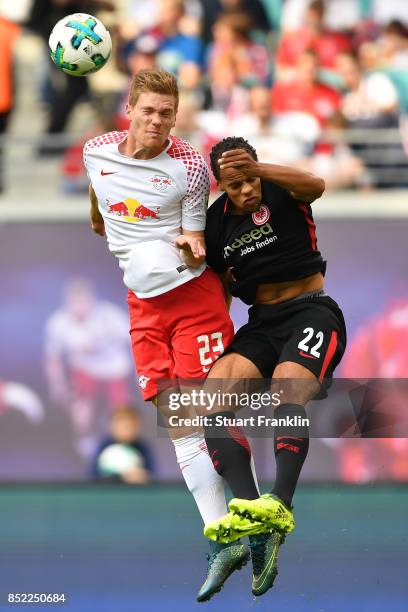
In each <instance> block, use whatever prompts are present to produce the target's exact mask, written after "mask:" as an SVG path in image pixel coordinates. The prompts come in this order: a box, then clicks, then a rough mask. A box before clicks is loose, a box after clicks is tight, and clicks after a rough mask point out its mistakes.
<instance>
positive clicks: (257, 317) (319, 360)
mask: <svg viewBox="0 0 408 612" xmlns="http://www.w3.org/2000/svg"><path fill="white" fill-rule="evenodd" d="M316 295H317V294H314V295H312V296H308V297H305V298H302V297H300V298H296V299H294V300H289V301H287V302H282V303H281V304H255V305H254V306H251V308H250V309H249V313H248V314H249V321H248V323H247V324H246V325H244V326H243V327H241V328H240V329H239V330H238V332H237V334H236V335H235V338H234V340H233V341H232V343H231V344H230V345H229V347H228V348H227V350H226V351H225V353H224V354H228V353H238V354H239V355H242V356H243V357H246V358H247V359H249V360H250V361H252V363H254V364H255V365H256V366H257V368H258V369H259V370H260V372H261V374H262V376H263V377H264V378H271V377H272V374H273V371H274V370H275V368H276V366H277V365H278V364H279V363H283V362H284V361H292V362H295V363H299V364H300V365H302V366H304V367H305V368H307V369H308V370H310V371H311V372H313V374H315V376H316V377H317V378H318V379H319V381H320V382H321V383H323V386H326V385H325V383H326V384H330V379H331V378H332V376H333V371H334V370H335V368H336V367H337V365H338V364H339V363H340V360H341V358H342V356H343V353H344V351H345V348H346V342H347V336H346V325H345V322H344V317H343V313H342V312H341V310H340V308H339V306H338V305H337V304H336V302H335V301H334V300H332V299H331V298H330V297H329V296H327V295H322V296H319V297H316Z"/></svg>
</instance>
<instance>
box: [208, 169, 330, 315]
mask: <svg viewBox="0 0 408 612" xmlns="http://www.w3.org/2000/svg"><path fill="white" fill-rule="evenodd" d="M261 184H262V204H261V207H260V209H259V210H258V211H257V212H255V213H252V214H250V213H248V214H245V215H236V214H231V212H230V210H229V208H230V203H229V201H228V196H227V194H226V193H224V194H222V195H221V196H220V197H219V198H218V199H217V200H216V201H215V202H214V203H213V204H212V206H210V208H209V210H208V214H207V225H206V229H205V242H206V247H207V262H208V265H209V266H211V268H212V269H213V270H214V271H215V272H218V273H220V272H224V271H226V270H227V269H228V268H230V267H232V268H233V269H234V276H235V278H236V282H234V283H233V284H232V285H231V286H230V291H231V294H232V295H233V296H235V297H239V298H240V299H241V300H242V301H243V302H245V303H246V304H253V302H254V301H255V295H256V289H257V287H258V285H260V284H261V283H275V282H288V281H295V280H299V279H301V278H306V277H307V276H311V275H312V274H316V273H317V272H322V273H323V274H324V273H325V269H326V263H325V262H324V261H323V259H322V256H321V254H320V251H319V250H318V248H317V239H316V227H315V224H314V221H313V215H312V210H311V207H310V204H308V203H305V202H301V201H299V200H295V199H294V198H293V197H292V196H291V195H290V193H289V192H288V191H286V190H285V189H283V188H282V187H279V186H278V185H275V184H274V183H270V182H269V181H264V180H262V181H261Z"/></svg>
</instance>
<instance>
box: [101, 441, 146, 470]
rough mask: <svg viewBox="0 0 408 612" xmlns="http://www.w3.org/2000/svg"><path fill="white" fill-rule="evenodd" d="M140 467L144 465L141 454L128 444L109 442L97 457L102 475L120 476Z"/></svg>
mask: <svg viewBox="0 0 408 612" xmlns="http://www.w3.org/2000/svg"><path fill="white" fill-rule="evenodd" d="M141 467H144V460H143V456H142V455H141V453H139V451H137V450H136V449H135V448H133V447H132V446H129V445H128V444H120V443H118V444H110V445H109V446H107V447H106V448H104V450H103V451H102V452H101V454H100V455H99V457H98V468H99V470H100V472H101V473H102V474H103V475H104V476H121V475H122V474H124V473H126V472H127V471H129V470H131V469H133V468H141Z"/></svg>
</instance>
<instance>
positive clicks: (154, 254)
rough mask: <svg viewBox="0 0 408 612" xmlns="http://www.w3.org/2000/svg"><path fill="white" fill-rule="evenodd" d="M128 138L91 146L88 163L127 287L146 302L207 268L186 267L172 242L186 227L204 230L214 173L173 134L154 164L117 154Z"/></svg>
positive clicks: (103, 139)
mask: <svg viewBox="0 0 408 612" xmlns="http://www.w3.org/2000/svg"><path fill="white" fill-rule="evenodd" d="M127 135H128V132H127V131H125V132H110V133H108V134H104V135H103V136H98V137H97V138H94V139H92V140H89V141H88V142H87V143H86V144H85V146H84V163H85V167H86V170H87V173H88V176H89V179H90V181H91V183H92V187H93V189H94V191H95V193H96V196H97V198H98V206H99V210H100V212H101V214H102V216H103V219H104V222H105V231H106V237H107V240H108V245H109V249H110V251H111V252H112V253H113V254H114V255H115V256H116V257H118V259H119V265H120V267H121V269H122V270H123V272H124V277H123V280H124V283H125V285H126V286H127V287H128V288H129V289H131V290H132V291H133V292H134V293H135V294H136V295H137V297H139V298H148V297H154V296H156V295H161V294H162V293H166V292H167V291H170V290H171V289H174V288H175V287H177V286H179V285H182V284H183V283H185V282H187V281H189V280H191V279H193V278H195V277H197V276H200V275H201V274H202V272H203V271H204V269H205V264H203V265H202V266H200V267H199V268H189V267H187V266H186V265H185V264H184V262H183V260H182V258H181V255H180V252H179V250H178V249H177V248H176V246H175V244H174V242H175V239H176V238H177V236H179V235H180V233H181V229H185V230H190V231H203V230H204V228H205V222H206V211H207V201H208V194H209V189H210V186H209V175H208V168H207V165H206V163H205V161H204V159H203V157H202V156H201V155H200V154H199V153H198V151H196V150H195V149H194V148H193V147H192V146H191V145H190V144H189V143H188V142H186V141H185V140H182V139H181V138H175V137H174V136H170V137H169V143H168V146H167V147H166V149H165V150H164V151H162V153H160V155H158V156H157V157H154V158H153V159H135V158H132V157H128V156H126V155H123V154H122V153H120V152H119V148H118V145H119V143H121V142H123V140H125V138H126V137H127Z"/></svg>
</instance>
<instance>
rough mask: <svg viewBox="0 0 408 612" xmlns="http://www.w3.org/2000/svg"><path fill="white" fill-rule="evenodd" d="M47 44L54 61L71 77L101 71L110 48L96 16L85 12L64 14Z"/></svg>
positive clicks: (102, 27)
mask: <svg viewBox="0 0 408 612" xmlns="http://www.w3.org/2000/svg"><path fill="white" fill-rule="evenodd" d="M49 45H50V50H51V58H52V61H53V62H54V64H55V65H56V66H57V67H58V68H60V69H61V70H63V71H64V72H66V73H67V74H70V75H72V76H85V75H87V74H91V73H92V72H96V71H97V70H100V69H101V68H102V66H104V65H105V64H106V62H107V61H108V59H109V57H110V54H111V51H112V41H111V37H110V34H109V32H108V30H107V29H106V28H105V26H104V25H103V23H102V22H101V21H99V19H97V18H96V17H93V16H92V15H87V14H86V13H75V14H74V15H67V17H64V18H63V19H61V20H60V21H58V23H56V24H55V26H54V28H53V30H52V32H51V35H50V39H49Z"/></svg>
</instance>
